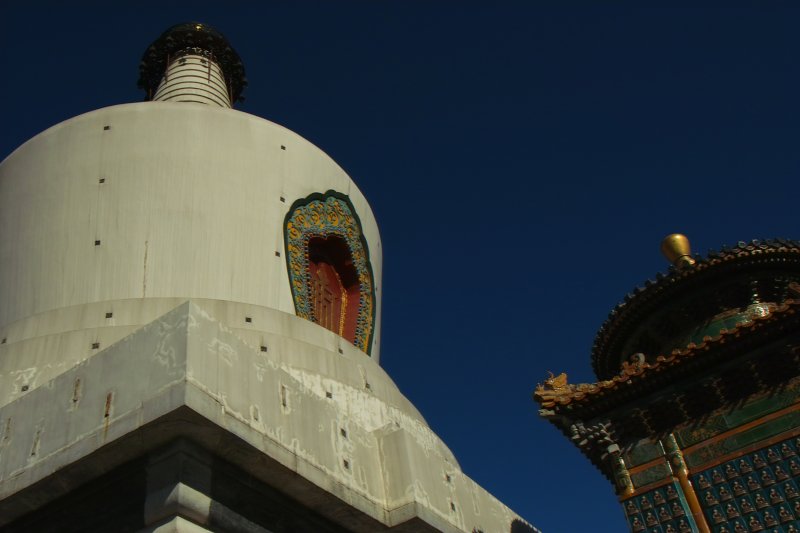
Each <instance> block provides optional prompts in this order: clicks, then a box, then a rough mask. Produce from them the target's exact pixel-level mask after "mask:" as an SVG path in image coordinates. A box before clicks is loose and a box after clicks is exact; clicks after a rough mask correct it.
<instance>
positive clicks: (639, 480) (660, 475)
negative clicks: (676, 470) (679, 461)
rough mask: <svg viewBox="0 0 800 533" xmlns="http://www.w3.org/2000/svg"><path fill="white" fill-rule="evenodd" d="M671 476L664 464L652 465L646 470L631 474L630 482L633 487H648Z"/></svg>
mask: <svg viewBox="0 0 800 533" xmlns="http://www.w3.org/2000/svg"><path fill="white" fill-rule="evenodd" d="M671 475H672V471H671V470H670V469H669V466H667V464H666V463H661V464H657V465H653V466H652V467H650V468H648V469H647V470H642V471H641V472H637V473H635V474H631V481H632V482H633V486H634V487H636V488H639V487H644V486H645V485H649V484H650V483H655V482H656V481H661V480H662V479H666V478H668V477H670V476H671Z"/></svg>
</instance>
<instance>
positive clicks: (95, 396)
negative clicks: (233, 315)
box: [0, 300, 518, 533]
mask: <svg viewBox="0 0 800 533" xmlns="http://www.w3.org/2000/svg"><path fill="white" fill-rule="evenodd" d="M229 305H231V306H234V307H235V305H236V304H226V303H223V302H218V301H194V300H191V301H186V302H184V303H181V304H180V305H178V306H177V307H176V308H175V309H173V310H171V311H169V312H167V313H166V314H164V315H163V316H161V317H158V318H156V319H155V320H153V321H152V322H151V323H149V324H147V325H145V326H144V327H141V328H140V329H138V330H136V331H135V332H133V333H132V334H130V335H128V336H126V337H124V338H122V339H120V340H118V341H116V342H115V343H113V344H111V345H110V346H108V347H107V348H105V349H103V350H100V351H99V352H97V353H96V354H94V355H92V356H91V357H89V358H86V359H84V360H83V361H81V362H80V363H78V364H76V365H73V366H72V368H71V369H69V370H67V371H65V372H62V373H60V374H59V375H57V376H56V377H55V378H53V379H51V380H49V381H47V382H46V383H42V384H41V385H40V386H38V387H36V388H33V389H31V390H29V391H27V392H25V393H23V394H21V395H20V396H19V397H17V398H15V399H14V400H13V401H11V402H9V403H7V404H6V405H4V406H3V407H2V408H0V432H2V433H0V501H2V500H3V499H5V498H8V497H10V496H12V495H13V494H15V493H16V492H18V491H20V490H22V489H24V488H25V487H28V486H30V485H32V484H34V483H35V482H37V481H39V480H41V479H43V478H45V477H46V476H48V475H50V474H52V473H53V472H55V471H57V470H59V469H60V468H62V467H64V466H66V465H69V464H72V463H74V462H76V461H78V460H80V459H82V458H85V457H88V456H89V455H90V454H92V453H93V452H94V451H96V450H98V449H101V448H102V447H103V446H108V445H111V443H113V442H114V441H115V440H118V439H123V438H124V437H125V436H126V435H131V434H134V433H136V432H138V431H139V430H140V429H141V428H143V427H145V426H146V425H147V424H148V423H150V422H153V421H157V420H158V419H159V418H160V417H163V416H165V415H168V414H169V413H170V412H173V411H175V410H176V409H178V408H181V407H182V406H186V407H188V408H190V409H191V410H192V411H194V412H196V413H198V414H199V415H201V416H202V417H203V419H205V420H207V421H208V423H209V425H211V426H213V427H217V428H221V429H222V430H224V431H225V432H227V433H229V434H231V435H235V436H236V437H238V438H239V439H241V440H242V441H243V442H246V443H247V444H248V445H250V446H251V447H252V448H255V449H257V450H259V451H260V452H261V453H263V454H264V457H265V458H268V459H269V460H271V461H275V462H277V463H278V464H280V465H281V466H282V468H285V469H288V470H289V471H292V472H295V473H297V474H299V475H300V476H302V478H304V479H306V480H308V481H310V482H311V483H313V484H314V485H315V486H316V487H318V488H319V489H320V490H322V491H325V492H327V493H329V494H333V495H335V496H336V497H337V498H338V499H339V500H341V501H342V502H344V503H345V504H346V505H348V506H350V507H352V508H355V509H358V510H359V511H360V512H361V513H364V514H366V515H367V516H369V517H371V518H372V519H374V520H376V521H377V522H379V523H381V524H384V525H385V526H386V527H389V528H391V527H393V526H398V525H400V524H402V523H403V522H406V521H407V520H409V519H411V518H413V517H415V516H416V517H420V518H422V519H423V520H425V521H426V522H427V523H429V524H430V525H432V526H433V527H435V528H437V529H439V530H440V531H464V532H471V531H473V529H474V528H477V529H480V530H482V531H485V532H487V533H488V532H495V531H496V532H506V531H509V530H510V523H511V522H512V521H513V520H514V519H516V518H518V517H517V515H515V514H514V513H513V512H512V511H511V510H509V509H508V508H507V507H505V506H504V505H503V504H502V503H500V502H499V501H498V500H496V499H495V498H494V497H492V496H491V495H490V494H488V493H487V492H486V491H484V490H483V489H481V488H480V487H479V486H478V485H477V484H475V483H474V482H473V481H472V480H471V479H469V478H468V477H467V476H466V475H465V474H463V472H461V470H460V468H459V467H458V464H457V463H456V462H455V459H454V458H453V456H452V454H451V453H450V451H449V450H448V449H447V447H446V446H445V445H444V444H443V443H442V442H441V440H440V439H439V438H438V437H437V436H436V435H435V434H434V433H433V432H432V431H431V430H430V428H428V426H427V425H426V424H425V422H424V421H423V420H422V418H421V417H419V415H418V413H416V411H415V410H414V409H413V407H411V406H410V403H408V402H407V400H405V399H404V398H403V397H402V395H401V394H400V393H399V391H397V389H396V387H395V386H394V384H393V383H392V382H391V380H390V379H389V378H388V376H387V375H386V374H385V373H383V372H382V370H381V369H380V367H379V366H378V365H377V364H376V363H375V362H374V361H372V360H371V359H370V358H369V357H368V356H366V355H365V354H363V353H361V352H360V351H358V350H356V349H355V348H352V350H351V352H350V353H347V354H340V353H339V352H338V348H335V347H332V348H327V349H326V348H323V347H319V346H315V345H313V344H310V343H306V342H303V341H302V340H298V339H293V338H289V337H285V338H284V339H283V341H284V344H279V346H280V348H275V349H274V350H269V351H267V352H262V351H261V350H260V347H257V346H253V345H251V344H249V343H248V342H247V341H246V340H245V339H244V338H243V336H240V335H239V333H241V332H242V331H241V330H234V329H232V328H229V327H227V326H225V325H224V324H223V323H222V322H221V321H220V320H218V319H217V318H216V316H215V314H214V313H212V312H211V311H210V310H211V309H213V310H215V311H223V313H222V314H223V315H224V314H225V313H224V311H225V309H226V307H228V306H229ZM285 318H286V320H287V321H289V322H296V323H306V324H308V325H309V326H311V327H313V328H319V326H316V325H315V324H311V323H308V322H307V321H304V320H302V319H300V318H297V317H294V316H291V315H285ZM306 358H308V359H306ZM295 360H299V361H303V360H307V361H311V360H316V361H318V362H319V364H318V365H317V370H316V371H314V370H312V369H311V368H302V364H301V365H300V366H295V365H294V364H293V361H295ZM307 366H308V367H310V366H312V365H310V364H307ZM359 367H363V368H365V369H366V371H367V375H369V376H370V379H371V386H370V388H367V387H366V386H365V384H364V383H363V381H361V376H362V373H361V371H360V369H359ZM331 370H332V371H331ZM76 383H79V384H80V385H79V387H78V389H76ZM373 383H374V385H372V384H373ZM376 385H377V386H376ZM76 390H78V392H77V393H76ZM328 393H330V397H329V395H328ZM32 413H34V415H32ZM343 430H344V431H343ZM154 439H156V440H157V438H156V437H150V438H146V437H142V438H139V439H137V440H136V443H137V444H135V445H134V448H135V450H134V451H135V452H136V453H144V452H145V451H146V450H147V448H148V446H155V445H156V442H155V440H154ZM213 442H215V441H214V440H212V441H210V443H206V445H209V446H211V447H212V448H213ZM128 446H129V448H130V445H128ZM134 451H131V452H129V453H134ZM212 451H214V450H213V449H212ZM226 457H227V458H228V460H231V461H235V460H236V454H235V453H232V452H231V450H230V449H229V448H228V449H227V454H226ZM118 459H119V460H120V461H122V460H124V459H125V457H124V456H123V455H120V456H119V458H118ZM105 466H106V467H107V466H108V465H107V464H106V465H105ZM246 466H247V467H248V471H251V472H253V473H254V475H256V476H257V475H258V468H257V467H256V466H254V465H253V464H252V462H249V463H248V464H247V465H246ZM448 476H449V479H448ZM278 488H279V489H281V490H286V491H287V492H288V493H289V494H290V496H292V497H294V498H298V499H300V500H301V501H302V498H304V497H309V496H308V495H307V494H306V493H298V494H293V493H292V486H291V485H287V486H283V487H280V486H279V487H278ZM306 492H307V491H306ZM192 498H194V496H192ZM198 498H199V496H198ZM201 499H202V498H201ZM192 501H194V500H192ZM197 501H200V500H197ZM196 508H197V509H198V511H197V512H198V513H201V511H202V505H199V504H198V506H196ZM323 512H324V511H323ZM0 520H2V513H0ZM195 521H197V522H198V523H202V520H200V519H197V520H195ZM0 527H2V523H0Z"/></svg>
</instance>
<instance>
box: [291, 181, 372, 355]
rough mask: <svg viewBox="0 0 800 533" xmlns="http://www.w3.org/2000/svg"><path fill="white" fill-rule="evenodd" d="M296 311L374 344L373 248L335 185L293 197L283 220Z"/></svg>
mask: <svg viewBox="0 0 800 533" xmlns="http://www.w3.org/2000/svg"><path fill="white" fill-rule="evenodd" d="M284 238H285V244H286V262H287V266H288V270H289V284H290V287H291V290H292V297H293V299H294V307H295V312H296V313H297V316H299V317H302V318H305V319H307V320H311V321H312V322H315V323H317V324H319V325H321V326H323V327H325V328H327V329H329V330H331V331H333V332H334V333H336V334H337V335H340V336H341V337H344V338H345V339H347V340H348V341H350V342H351V343H353V344H354V345H355V346H357V347H358V348H359V349H361V350H362V351H363V352H365V353H367V354H369V353H370V352H371V350H372V336H373V329H374V325H375V284H374V281H373V275H372V265H371V263H370V261H369V249H368V248H367V242H366V240H365V239H364V234H363V232H362V231H361V222H360V221H359V219H358V216H357V215H356V212H355V209H354V208H353V204H352V203H351V202H350V199H349V198H348V197H347V196H346V195H343V194H340V193H337V192H335V191H328V192H326V193H325V194H320V193H315V194H312V195H310V196H309V197H307V198H305V199H302V200H298V201H297V202H295V203H294V204H293V205H292V207H291V209H290V210H289V213H288V214H287V215H286V221H285V224H284Z"/></svg>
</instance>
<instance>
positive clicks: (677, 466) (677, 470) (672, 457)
mask: <svg viewBox="0 0 800 533" xmlns="http://www.w3.org/2000/svg"><path fill="white" fill-rule="evenodd" d="M661 445H662V446H663V447H664V452H665V453H666V455H667V460H668V461H669V466H670V468H671V469H672V473H673V474H675V477H677V478H678V482H679V483H680V485H681V489H682V490H683V495H684V496H685V497H686V503H688V504H689V509H690V510H691V511H692V516H693V517H694V522H695V524H697V528H698V529H699V530H700V533H711V528H709V527H708V523H707V522H706V517H705V515H703V509H702V507H700V500H698V499H697V493H695V491H694V487H693V486H692V482H691V480H690V479H689V470H688V469H687V468H686V462H685V461H684V460H683V453H681V449H680V448H679V447H678V442H677V441H676V440H675V435H673V434H672V433H670V434H669V435H667V437H666V438H665V439H663V440H662V441H661Z"/></svg>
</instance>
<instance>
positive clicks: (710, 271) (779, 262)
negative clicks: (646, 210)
mask: <svg viewBox="0 0 800 533" xmlns="http://www.w3.org/2000/svg"><path fill="white" fill-rule="evenodd" d="M662 251H663V252H664V253H665V255H667V257H668V258H669V259H670V260H671V261H672V262H673V266H671V267H670V269H669V271H668V272H667V273H659V274H657V275H656V277H655V279H652V280H647V281H646V282H645V284H644V285H643V286H640V287H637V288H636V289H635V290H634V291H633V292H632V293H630V294H628V295H627V296H626V297H625V298H624V300H623V301H622V302H621V303H619V304H618V305H617V306H616V307H615V308H614V309H613V310H612V311H611V312H610V313H609V316H608V318H607V320H606V321H605V323H604V324H603V325H602V326H601V327H600V329H599V331H598V333H597V335H596V337H595V340H594V345H593V348H592V366H593V368H594V371H595V374H596V375H597V377H598V378H599V379H601V380H602V379H610V378H612V377H613V376H614V375H615V374H616V373H617V372H618V371H619V369H620V366H621V361H623V360H626V359H627V356H628V354H631V353H637V352H643V353H658V352H668V351H671V350H670V349H669V348H673V347H676V346H677V347H681V346H683V345H685V344H682V341H681V335H684V336H687V337H688V336H690V334H691V333H692V331H693V330H694V329H697V327H698V326H699V325H701V324H702V323H703V321H708V320H710V319H712V318H714V317H715V316H716V315H717V314H718V313H720V312H723V311H726V310H731V309H739V311H741V313H742V314H746V312H747V311H748V310H747V308H748V306H750V305H752V304H757V303H759V304H760V303H764V304H767V303H774V304H780V303H781V302H782V301H783V300H784V299H786V298H788V297H790V296H793V295H794V294H797V293H796V292H794V291H792V289H791V288H790V287H789V285H790V284H792V283H795V284H797V283H798V282H800V241H794V240H788V239H770V240H766V241H758V240H754V241H751V242H749V243H746V242H740V243H738V244H737V245H736V246H734V247H723V249H722V250H721V251H719V252H715V251H713V250H712V251H710V252H709V253H708V254H707V256H706V257H705V258H702V257H700V256H694V257H692V256H691V249H690V247H689V243H688V239H686V237H685V236H683V235H680V234H672V235H669V236H668V237H667V238H665V239H664V241H663V242H662ZM676 265H677V266H676ZM698 303H699V304H702V305H696V304H698ZM713 306H716V308H715V307H713ZM698 309H704V310H705V312H706V313H707V314H706V315H703V316H697V315H698V313H700V312H701V311H699V310H698ZM687 310H688V311H689V312H685V311H687ZM752 311H754V312H758V310H756V309H753V310H752ZM692 313H694V314H692ZM687 317H688V318H687ZM656 325H658V326H659V327H660V326H661V325H663V326H664V327H663V330H664V331H661V330H659V329H658V327H655V326H656ZM670 328H672V329H670ZM697 333H698V334H700V335H701V336H700V337H699V338H702V331H699V332H697ZM670 343H672V346H668V345H669V344H670Z"/></svg>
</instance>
